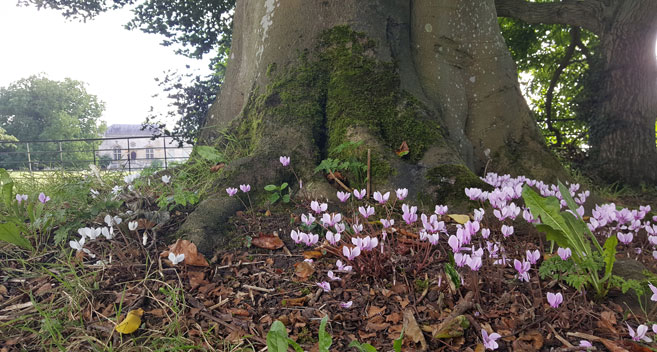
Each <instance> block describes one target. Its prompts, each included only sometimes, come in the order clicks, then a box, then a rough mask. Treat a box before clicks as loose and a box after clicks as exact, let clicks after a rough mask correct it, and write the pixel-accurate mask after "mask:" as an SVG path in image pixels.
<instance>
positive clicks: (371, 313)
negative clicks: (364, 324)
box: [367, 306, 386, 319]
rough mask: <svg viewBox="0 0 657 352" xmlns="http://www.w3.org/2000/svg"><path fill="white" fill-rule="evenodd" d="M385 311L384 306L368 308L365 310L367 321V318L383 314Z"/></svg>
mask: <svg viewBox="0 0 657 352" xmlns="http://www.w3.org/2000/svg"><path fill="white" fill-rule="evenodd" d="M385 310H386V307H385V306H383V307H377V306H370V307H369V308H368V309H367V318H368V319H369V318H371V317H373V316H375V315H378V314H381V313H383V312H385Z"/></svg>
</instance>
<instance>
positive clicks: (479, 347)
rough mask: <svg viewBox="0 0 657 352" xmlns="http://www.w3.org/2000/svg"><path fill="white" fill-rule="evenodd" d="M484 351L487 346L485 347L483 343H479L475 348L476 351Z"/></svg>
mask: <svg viewBox="0 0 657 352" xmlns="http://www.w3.org/2000/svg"><path fill="white" fill-rule="evenodd" d="M484 351H485V347H484V345H483V344H480V343H478V344H477V346H476V347H475V349H474V352H484Z"/></svg>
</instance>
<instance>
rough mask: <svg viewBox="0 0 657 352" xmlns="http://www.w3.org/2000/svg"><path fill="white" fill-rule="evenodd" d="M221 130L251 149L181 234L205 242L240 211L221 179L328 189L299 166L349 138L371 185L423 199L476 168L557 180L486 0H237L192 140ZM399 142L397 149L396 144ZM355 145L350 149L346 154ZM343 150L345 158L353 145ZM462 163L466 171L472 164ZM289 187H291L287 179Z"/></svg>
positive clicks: (317, 193) (210, 141) (214, 239)
mask: <svg viewBox="0 0 657 352" xmlns="http://www.w3.org/2000/svg"><path fill="white" fill-rule="evenodd" d="M225 130H228V131H230V132H232V133H234V134H236V135H237V136H238V138H239V139H240V140H241V141H242V142H244V143H247V144H248V145H249V148H248V149H249V150H250V155H249V156H247V157H244V158H240V159H237V160H233V161H232V162H229V163H228V164H227V166H226V167H225V168H224V170H222V172H223V178H222V180H221V181H219V182H218V184H217V189H219V190H220V191H218V193H217V194H216V195H214V196H211V197H209V198H208V199H206V200H205V201H203V202H201V204H199V207H198V209H197V210H196V211H195V212H193V213H192V214H191V215H190V216H189V218H188V220H187V222H186V223H185V224H184V225H183V226H182V228H181V233H183V234H185V235H186V236H188V237H189V238H190V239H192V240H193V241H194V242H196V243H197V244H198V245H199V247H200V248H201V249H202V250H204V251H208V250H209V249H210V248H212V246H214V245H216V244H220V243H222V236H221V235H223V234H225V233H226V231H227V229H225V227H224V224H225V222H226V219H227V218H228V217H229V216H231V215H233V214H234V212H235V211H236V210H237V209H239V208H240V204H239V202H238V201H237V200H235V199H234V198H229V197H227V196H226V195H225V193H223V188H225V187H227V186H235V185H237V184H243V183H249V184H251V186H252V189H254V190H260V189H262V186H264V185H266V184H275V183H281V182H290V183H293V181H294V177H293V176H292V174H291V173H290V172H289V171H288V170H289V169H286V168H282V167H281V166H280V164H279V163H278V157H279V156H280V155H290V156H291V158H292V164H293V166H294V168H295V170H296V171H297V174H298V175H299V176H300V177H301V179H302V180H303V181H304V191H306V192H308V193H310V195H311V197H328V198H329V199H334V198H335V190H334V189H330V188H327V185H326V182H325V181H324V180H323V179H321V180H320V179H317V177H316V176H313V175H312V173H311V171H312V170H313V168H314V167H315V166H316V165H317V164H318V163H319V162H320V161H321V160H322V159H324V158H326V157H332V158H346V157H348V155H345V154H344V153H341V152H336V151H335V150H334V148H335V147H337V146H339V145H341V144H342V143H344V142H348V141H363V142H364V143H365V144H364V146H363V147H361V148H360V149H359V150H358V151H357V154H356V156H359V157H361V158H364V155H365V154H362V153H364V152H365V150H366V149H371V150H372V164H373V166H372V171H373V176H372V181H373V182H374V189H375V190H383V189H385V190H390V189H393V188H396V187H406V188H408V189H409V194H410V198H411V201H419V202H423V203H424V204H425V205H428V206H431V204H435V203H436V202H449V201H450V199H445V197H447V196H448V195H451V196H462V193H463V187H464V186H465V187H468V186H469V185H475V184H476V185H480V182H481V181H480V180H479V179H478V178H477V177H476V176H475V174H474V173H479V174H481V173H482V172H483V171H484V169H486V167H487V169H486V170H487V171H501V172H504V173H509V172H510V173H515V174H525V175H528V176H533V177H539V178H543V179H547V180H554V178H556V177H561V178H562V179H563V178H564V176H565V174H564V173H563V170H562V168H561V166H560V164H559V163H558V161H557V160H556V159H555V158H554V157H553V156H552V155H551V154H550V153H549V152H548V151H547V148H546V147H545V144H544V142H543V140H542V137H541V135H540V133H539V131H538V128H537V126H536V124H535V122H534V120H533V118H532V117H531V116H530V112H529V109H528V107H527V105H526V103H525V101H524V99H523V98H522V96H521V94H520V89H519V86H518V80H517V74H516V68H515V64H514V63H513V60H512V59H511V56H510V54H509V52H508V49H507V48H506V46H505V44H504V40H503V38H502V36H501V34H500V30H499V27H498V24H497V15H496V12H495V5H494V1H493V0H439V1H436V0H378V1H362V0H342V1H326V0H285V1H282V0H266V1H264V3H263V2H260V1H238V2H237V6H236V10H235V30H234V35H233V44H232V49H231V60H230V62H229V65H228V70H227V73H226V79H225V83H224V85H223V87H222V89H221V93H220V95H219V96H218V98H217V101H216V102H215V104H214V105H213V107H212V108H211V109H210V114H209V116H208V120H207V123H206V126H205V127H204V129H203V132H202V134H201V138H200V143H202V144H207V145H216V144H218V141H220V140H221V139H222V135H223V134H225V132H222V131H225ZM402 142H407V144H408V146H409V147H410V153H409V154H408V155H407V156H405V157H404V158H403V159H402V158H400V157H398V156H397V155H396V154H395V153H394V151H395V149H396V148H398V147H399V145H400V144H401V143H402ZM358 153H361V154H358ZM352 156H353V155H352ZM473 172H474V173H473ZM298 188H299V187H298V186H295V189H298Z"/></svg>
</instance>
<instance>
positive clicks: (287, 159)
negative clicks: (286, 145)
mask: <svg viewBox="0 0 657 352" xmlns="http://www.w3.org/2000/svg"><path fill="white" fill-rule="evenodd" d="M278 161H280V162H281V164H283V166H288V165H290V157H289V156H281V157H280V158H278Z"/></svg>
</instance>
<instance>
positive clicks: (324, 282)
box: [317, 281, 331, 292]
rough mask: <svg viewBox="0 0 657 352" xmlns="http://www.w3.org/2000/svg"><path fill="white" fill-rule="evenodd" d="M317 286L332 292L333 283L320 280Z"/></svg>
mask: <svg viewBox="0 0 657 352" xmlns="http://www.w3.org/2000/svg"><path fill="white" fill-rule="evenodd" d="M317 286H319V287H321V288H322V290H324V292H331V284H329V283H328V282H326V281H322V282H318V283H317Z"/></svg>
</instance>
